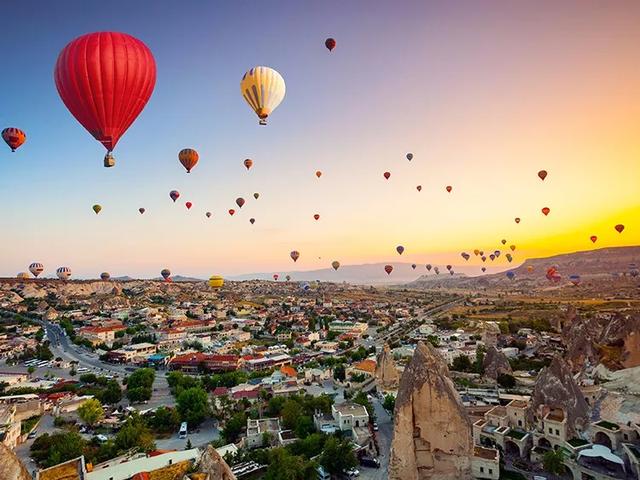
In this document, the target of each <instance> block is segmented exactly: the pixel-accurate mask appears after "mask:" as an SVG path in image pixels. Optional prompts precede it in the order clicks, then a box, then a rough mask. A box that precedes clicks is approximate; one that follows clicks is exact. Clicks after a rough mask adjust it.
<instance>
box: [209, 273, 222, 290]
mask: <svg viewBox="0 0 640 480" xmlns="http://www.w3.org/2000/svg"><path fill="white" fill-rule="evenodd" d="M207 284H208V285H209V286H210V287H211V288H220V287H222V286H223V285H224V279H223V278H222V277H221V276H219V275H211V276H210V277H209V281H208V282H207Z"/></svg>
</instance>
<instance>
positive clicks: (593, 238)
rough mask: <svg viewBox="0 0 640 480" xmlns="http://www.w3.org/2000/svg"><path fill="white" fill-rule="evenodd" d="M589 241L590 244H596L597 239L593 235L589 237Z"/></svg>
mask: <svg viewBox="0 0 640 480" xmlns="http://www.w3.org/2000/svg"><path fill="white" fill-rule="evenodd" d="M589 239H590V240H591V243H596V242H597V241H598V237H596V236H595V235H591V236H590V237H589Z"/></svg>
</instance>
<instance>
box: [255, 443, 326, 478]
mask: <svg viewBox="0 0 640 480" xmlns="http://www.w3.org/2000/svg"><path fill="white" fill-rule="evenodd" d="M316 476H317V475H316V473H315V472H314V471H313V465H312V464H311V463H310V462H306V461H305V459H304V458H302V457H299V456H295V455H291V454H290V453H289V452H287V450H286V449H284V448H274V449H273V450H271V451H270V455H269V468H268V469H267V472H266V473H265V476H264V479H265V480H307V479H309V478H315V477H316Z"/></svg>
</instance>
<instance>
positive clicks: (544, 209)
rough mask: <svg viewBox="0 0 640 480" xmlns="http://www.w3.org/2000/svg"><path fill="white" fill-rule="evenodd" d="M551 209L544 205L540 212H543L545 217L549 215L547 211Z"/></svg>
mask: <svg viewBox="0 0 640 480" xmlns="http://www.w3.org/2000/svg"><path fill="white" fill-rule="evenodd" d="M550 211H551V209H550V208H549V207H544V208H543V209H542V213H544V216H545V217H546V216H547V215H549V212H550Z"/></svg>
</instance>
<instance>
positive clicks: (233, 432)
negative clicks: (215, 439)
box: [221, 412, 247, 443]
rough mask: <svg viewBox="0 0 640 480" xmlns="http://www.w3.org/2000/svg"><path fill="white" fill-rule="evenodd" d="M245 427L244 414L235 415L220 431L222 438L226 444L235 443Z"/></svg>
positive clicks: (245, 418) (245, 419)
mask: <svg viewBox="0 0 640 480" xmlns="http://www.w3.org/2000/svg"><path fill="white" fill-rule="evenodd" d="M246 425H247V417H246V414H245V413H244V412H238V413H235V414H234V415H233V416H232V417H231V418H230V419H229V420H228V421H227V423H226V424H225V426H224V428H223V429H222V432H221V433H222V436H223V437H224V439H225V440H226V441H227V443H235V442H236V441H237V440H238V437H240V433H242V429H243V428H244V427H245V426H246Z"/></svg>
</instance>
